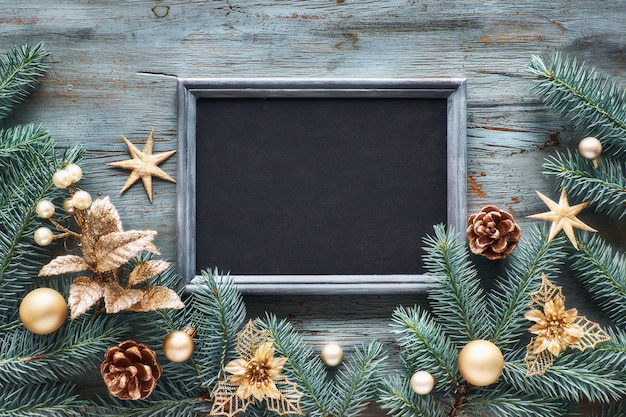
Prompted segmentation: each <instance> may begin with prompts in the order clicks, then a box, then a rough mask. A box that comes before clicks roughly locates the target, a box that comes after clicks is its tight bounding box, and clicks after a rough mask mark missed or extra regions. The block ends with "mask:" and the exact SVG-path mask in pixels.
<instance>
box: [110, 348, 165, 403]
mask: <svg viewBox="0 0 626 417" xmlns="http://www.w3.org/2000/svg"><path fill="white" fill-rule="evenodd" d="M100 372H101V373H102V378H103V379H104V382H105V383H106V386H107V388H108V389H109V392H110V393H111V395H112V396H114V397H117V398H119V399H122V400H138V399H141V398H147V397H148V396H149V395H150V394H151V393H152V390H153V389H154V387H156V383H157V379H159V377H160V376H161V372H162V370H161V365H159V364H158V362H157V356H156V353H154V351H153V350H152V349H150V348H149V347H148V346H146V345H143V344H141V343H137V342H135V341H134V340H127V341H125V342H122V343H120V344H119V345H117V346H111V347H110V348H108V349H107V351H106V353H105V354H104V362H102V364H101V365H100Z"/></svg>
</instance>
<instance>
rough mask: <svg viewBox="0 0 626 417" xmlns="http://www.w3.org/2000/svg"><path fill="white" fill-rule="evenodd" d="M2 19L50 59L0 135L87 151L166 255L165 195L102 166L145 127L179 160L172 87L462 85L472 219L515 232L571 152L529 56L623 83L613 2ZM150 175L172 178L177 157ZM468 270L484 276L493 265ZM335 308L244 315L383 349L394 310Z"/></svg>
mask: <svg viewBox="0 0 626 417" xmlns="http://www.w3.org/2000/svg"><path fill="white" fill-rule="evenodd" d="M0 10H2V13H1V15H0V34H1V37H0V39H2V41H1V42H0V52H4V51H5V50H6V49H8V48H9V46H11V45H15V44H22V43H24V42H31V43H35V42H38V41H41V40H43V41H45V42H46V47H47V49H48V50H49V51H50V52H51V59H50V64H51V68H50V71H49V74H48V76H47V77H46V78H45V79H44V80H43V82H42V84H41V86H40V88H38V89H37V90H36V91H35V92H34V94H33V95H32V96H31V97H30V98H29V99H28V100H27V101H26V103H24V104H23V105H21V106H20V107H19V108H18V110H17V111H16V112H15V113H14V114H13V115H12V117H11V118H10V119H9V120H8V121H7V122H5V126H6V125H12V124H15V123H26V122H34V123H41V124H43V125H44V126H45V127H47V128H48V129H49V130H50V131H51V132H52V134H53V135H54V137H55V138H56V139H57V141H58V143H59V144H60V146H65V145H69V144H72V143H77V142H80V143H83V144H85V146H86V148H87V150H88V152H87V156H86V162H85V164H84V167H85V171H86V173H85V174H86V175H85V176H86V180H85V182H84V183H83V184H82V185H83V187H84V188H85V189H87V190H89V191H90V192H92V193H93V194H97V195H102V196H104V195H111V196H112V197H113V202H114V204H116V206H117V208H118V209H119V211H120V214H121V216H122V217H123V219H124V226H125V228H126V229H131V228H154V229H156V230H157V231H158V232H159V235H158V236H157V239H156V243H157V245H158V246H159V247H160V248H161V249H162V252H163V254H164V256H165V257H167V258H170V259H175V258H176V253H175V250H176V222H175V219H176V185H175V184H171V183H168V182H164V181H160V180H155V181H154V183H153V189H154V203H153V204H149V202H148V199H147V197H146V194H145V191H144V190H143V188H142V187H141V185H140V184H137V185H135V186H133V187H132V188H131V189H129V190H128V191H126V193H125V194H124V195H122V196H118V193H119V190H120V189H121V187H122V184H123V183H124V180H125V178H126V177H127V174H128V173H127V172H126V171H123V170H119V169H115V168H113V167H107V166H106V163H108V162H112V161H117V160H122V159H127V156H128V154H127V150H126V148H125V146H124V144H123V142H122V140H121V135H124V136H126V137H127V138H129V139H130V140H131V141H132V142H133V143H135V144H138V145H142V144H143V143H144V142H145V140H146V138H147V136H148V134H149V132H150V130H151V129H154V130H155V146H154V151H155V152H162V151H167V150H172V149H176V146H177V138H176V77H296V76H297V77H335V78H341V77H346V78H350V77H398V78H419V77H462V78H467V80H468V84H467V85H468V132H467V133H468V179H467V186H468V208H467V209H468V213H472V212H474V211H478V210H479V209H480V208H481V207H483V206H485V205H488V204H495V205H497V206H499V207H501V208H505V209H508V210H510V211H511V212H512V213H513V214H514V216H516V218H517V219H518V222H519V223H520V224H521V226H522V228H523V227H524V226H526V225H529V224H530V223H531V222H533V221H532V220H528V219H526V218H525V216H527V215H529V214H533V213H537V212H539V211H543V210H544V206H543V203H542V202H541V201H540V200H539V198H538V197H537V196H536V194H535V192H534V190H540V191H542V192H543V193H544V194H547V195H552V197H555V198H556V197H557V196H556V195H555V193H554V186H555V184H553V183H551V182H550V181H549V180H547V179H546V177H544V175H543V174H542V173H541V171H542V168H541V164H542V162H543V158H545V157H546V156H548V155H550V154H551V153H553V151H554V150H555V149H565V148H571V147H573V146H575V144H576V143H577V142H578V140H579V138H576V137H573V136H572V135H571V134H570V133H569V132H568V131H567V129H566V128H565V127H564V126H563V122H562V121H561V120H559V119H558V118H557V117H555V116H553V115H551V114H550V113H549V112H547V111H546V109H545V108H543V107H542V106H541V105H540V104H539V103H538V101H537V100H536V99H535V98H534V97H533V96H532V95H531V94H530V92H529V90H530V88H531V86H532V83H533V82H532V80H531V79H530V78H529V76H528V73H527V72H526V71H525V67H526V66H527V64H528V62H529V58H530V55H531V54H541V53H544V52H547V51H551V50H561V51H565V52H568V53H571V54H573V55H575V56H577V57H580V58H582V59H584V60H586V61H587V62H588V63H589V64H592V65H595V66H597V67H598V68H599V69H600V70H603V71H606V72H608V73H610V74H613V75H615V76H617V77H619V78H621V79H626V25H624V23H623V22H624V19H625V18H626V2H624V1H622V0H607V1H599V0H597V1H594V0H572V1H569V0H568V1H565V0H557V1H552V2H546V1H538V0H527V1H523V2H520V1H514V0H481V1H477V0H457V1H443V0H387V1H372V0H358V1H357V0H337V1H330V0H313V1H306V2H304V1H297V0H291V1H269V0H268V1H260V0H255V1H252V0H251V1H242V0H228V1H221V0H214V1H183V0H172V1H168V0H161V1H155V0H133V1H106V2H105V1H93V2H87V1H74V0H57V1H55V2H50V1H44V0H38V1H30V2H15V1H13V0H0ZM161 167H162V168H163V169H164V170H165V171H166V172H168V173H169V174H171V175H172V176H174V177H175V176H176V159H175V158H171V159H170V160H168V161H166V162H165V163H163V164H162V165H161ZM478 262H479V264H480V265H481V266H486V267H487V268H486V270H487V273H485V277H489V274H490V273H491V272H493V271H494V270H497V268H498V267H497V266H493V265H486V264H485V263H484V262H481V261H480V260H479V261H478ZM572 285H573V291H575V292H576V291H578V290H577V289H576V286H575V285H574V284H572ZM578 292H580V291H578ZM415 297H416V302H423V301H424V300H423V297H422V296H417V295H416V296H415ZM577 299H580V300H581V302H583V305H581V306H579V309H580V310H581V311H584V312H586V313H587V312H591V313H593V311H594V307H593V306H592V305H591V304H585V301H584V300H585V295H584V294H581V295H580V298H577ZM345 301H346V300H345V299H344V298H343V297H339V298H338V299H337V300H333V299H326V298H324V299H316V298H312V299H311V298H306V299H297V300H292V299H287V300H285V299H282V298H281V299H272V300H267V299H263V298H261V299H259V298H254V297H253V299H251V300H250V302H251V306H250V310H251V312H254V313H255V314H256V313H259V314H261V313H262V311H264V310H266V309H267V310H271V311H274V312H276V313H277V314H278V315H279V316H284V317H289V318H291V319H293V320H294V322H295V323H296V324H297V325H300V326H301V328H302V329H303V330H304V331H305V332H307V333H308V334H309V336H310V339H311V340H312V341H313V342H315V343H320V344H323V343H324V341H326V340H330V339H340V340H342V341H344V342H345V343H346V344H348V345H349V344H351V343H352V342H360V341H363V340H371V339H381V340H384V341H385V342H389V343H390V346H389V349H390V350H391V351H393V350H394V349H395V347H394V345H393V344H392V343H391V339H390V334H389V314H390V311H392V308H391V307H390V305H392V304H393V302H391V301H389V300H386V302H385V303H383V304H384V305H380V303H378V302H372V303H371V304H368V305H367V306H365V307H364V308H363V309H362V310H352V309H346V308H345ZM355 301H356V300H355ZM400 301H402V302H405V301H407V300H398V302H400ZM346 311H347V312H350V311H358V314H352V315H350V316H348V315H346V314H345V313H346ZM377 415H382V412H381V411H376V410H372V411H370V412H369V413H368V414H367V416H377Z"/></svg>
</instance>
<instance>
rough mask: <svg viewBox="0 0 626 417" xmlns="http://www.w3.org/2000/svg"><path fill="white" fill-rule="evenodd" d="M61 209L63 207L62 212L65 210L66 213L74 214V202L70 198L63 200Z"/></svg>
mask: <svg viewBox="0 0 626 417" xmlns="http://www.w3.org/2000/svg"><path fill="white" fill-rule="evenodd" d="M61 207H63V210H65V212H66V213H68V214H74V201H73V200H72V198H71V197H69V198H66V199H65V200H63V205H62V206H61Z"/></svg>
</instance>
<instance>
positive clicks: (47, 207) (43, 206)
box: [35, 200, 55, 219]
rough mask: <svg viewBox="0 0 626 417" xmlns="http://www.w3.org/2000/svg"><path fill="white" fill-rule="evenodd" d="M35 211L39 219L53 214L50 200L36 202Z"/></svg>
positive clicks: (53, 209)
mask: <svg viewBox="0 0 626 417" xmlns="http://www.w3.org/2000/svg"><path fill="white" fill-rule="evenodd" d="M35 212H36V213H37V217H39V218H41V219H49V218H51V217H52V216H54V212H55V208H54V204H52V201H50V200H41V201H39V202H38V203H37V207H36V208H35Z"/></svg>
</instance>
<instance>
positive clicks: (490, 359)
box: [458, 340, 504, 387]
mask: <svg viewBox="0 0 626 417" xmlns="http://www.w3.org/2000/svg"><path fill="white" fill-rule="evenodd" d="M458 365H459V372H460V373H461V375H462V376H463V378H464V379H465V380H466V381H467V382H469V383H470V384H472V385H474V386H477V387H485V386H487V385H491V384H493V383H494V382H496V381H497V380H498V378H500V375H502V371H503V370H504V356H502V352H501V351H500V349H499V348H498V347H497V346H496V345H495V344H493V343H492V342H490V341H488V340H473V341H471V342H469V343H468V344H467V345H465V346H464V347H463V349H461V352H460V353H459V358H458Z"/></svg>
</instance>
